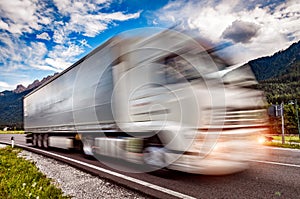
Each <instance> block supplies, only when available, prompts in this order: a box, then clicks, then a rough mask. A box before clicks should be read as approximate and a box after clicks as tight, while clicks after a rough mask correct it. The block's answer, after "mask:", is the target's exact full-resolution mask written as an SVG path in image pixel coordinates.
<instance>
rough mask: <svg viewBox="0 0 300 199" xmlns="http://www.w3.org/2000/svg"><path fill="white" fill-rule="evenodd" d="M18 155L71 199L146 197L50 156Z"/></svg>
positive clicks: (27, 153)
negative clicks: (32, 164)
mask: <svg viewBox="0 0 300 199" xmlns="http://www.w3.org/2000/svg"><path fill="white" fill-rule="evenodd" d="M19 157H23V158H25V159H27V160H29V161H32V162H34V163H35V165H36V166H37V167H38V168H39V170H40V171H41V172H42V173H44V174H45V175H46V176H47V177H48V178H50V179H52V182H53V184H54V185H56V186H57V187H59V188H61V189H62V191H63V192H64V194H65V195H69V196H71V197H72V198H73V199H85V198H95V199H96V198H133V199H134V198H146V197H145V196H143V195H141V194H139V193H136V192H134V191H132V190H128V189H126V188H124V187H120V186H118V185H115V184H112V183H111V182H108V181H107V180H104V179H100V178H98V177H96V176H92V175H90V174H88V173H85V172H83V171H80V170H78V169H75V168H73V167H71V166H69V165H66V164H63V163H60V162H58V161H56V160H53V159H51V158H46V157H43V156H41V155H37V154H35V153H31V152H28V151H24V150H22V152H20V153H19Z"/></svg>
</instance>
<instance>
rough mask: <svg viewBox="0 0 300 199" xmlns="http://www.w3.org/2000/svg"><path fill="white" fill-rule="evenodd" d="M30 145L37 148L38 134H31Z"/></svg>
mask: <svg viewBox="0 0 300 199" xmlns="http://www.w3.org/2000/svg"><path fill="white" fill-rule="evenodd" d="M32 145H33V146H38V134H33V135H32Z"/></svg>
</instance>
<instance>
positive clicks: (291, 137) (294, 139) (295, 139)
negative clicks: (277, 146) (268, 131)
mask: <svg viewBox="0 0 300 199" xmlns="http://www.w3.org/2000/svg"><path fill="white" fill-rule="evenodd" d="M272 138H273V139H274V140H279V141H281V140H282V137H281V135H275V136H272ZM284 140H285V142H297V143H300V139H299V136H298V135H286V136H284Z"/></svg>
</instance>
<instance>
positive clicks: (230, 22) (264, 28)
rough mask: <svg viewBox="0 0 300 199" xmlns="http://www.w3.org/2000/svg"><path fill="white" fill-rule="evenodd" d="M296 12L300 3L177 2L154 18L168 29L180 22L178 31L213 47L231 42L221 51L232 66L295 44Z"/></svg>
mask: <svg viewBox="0 0 300 199" xmlns="http://www.w3.org/2000/svg"><path fill="white" fill-rule="evenodd" d="M299 10H300V2H299V1H296V0H290V1H286V2H281V3H278V2H276V3H273V4H269V5H268V3H267V2H265V1H261V2H260V4H258V3H256V1H243V0H231V1H226V0H223V1H219V0H214V1H207V0H204V1H188V2H186V1H180V0H177V1H171V2H170V3H169V4H167V5H166V6H165V7H163V8H162V9H160V10H159V11H158V12H157V15H156V16H157V17H158V19H159V22H160V24H165V25H166V26H172V25H174V24H178V23H179V22H180V26H181V28H183V29H191V30H197V31H198V33H199V35H200V36H201V37H203V38H206V39H207V40H210V41H211V42H213V43H215V44H217V43H219V42H226V41H233V42H235V43H234V44H235V45H234V46H232V47H230V48H228V49H224V51H229V52H226V53H227V54H230V53H231V55H232V59H233V60H234V61H235V62H246V61H249V60H251V59H254V58H257V57H262V56H266V55H271V54H273V53H275V52H276V51H278V50H281V49H284V48H287V47H288V46H289V45H290V44H291V43H293V42H296V41H298V40H299V39H300V29H299V24H300V12H299ZM237 21H239V22H238V23H237ZM245 25H247V26H248V27H246V26H245ZM251 27H252V28H251ZM253 28H254V29H255V30H254V29H253ZM238 32H239V34H238ZM242 33H245V34H250V35H248V36H246V35H242ZM238 42H243V43H239V44H238Z"/></svg>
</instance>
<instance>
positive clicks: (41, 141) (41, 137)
mask: <svg viewBox="0 0 300 199" xmlns="http://www.w3.org/2000/svg"><path fill="white" fill-rule="evenodd" d="M37 146H38V147H39V148H43V147H44V146H43V134H38V136H37Z"/></svg>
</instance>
